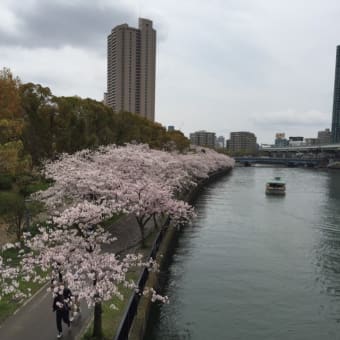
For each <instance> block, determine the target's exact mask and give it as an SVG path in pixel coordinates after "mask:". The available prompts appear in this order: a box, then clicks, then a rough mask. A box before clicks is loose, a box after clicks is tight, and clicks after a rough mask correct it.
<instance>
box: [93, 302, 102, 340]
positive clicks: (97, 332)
mask: <svg viewBox="0 0 340 340" xmlns="http://www.w3.org/2000/svg"><path fill="white" fill-rule="evenodd" d="M102 313H103V311H102V304H101V302H96V304H95V305H94V321H93V337H94V338H95V339H98V340H99V339H102V338H103V329H102Z"/></svg>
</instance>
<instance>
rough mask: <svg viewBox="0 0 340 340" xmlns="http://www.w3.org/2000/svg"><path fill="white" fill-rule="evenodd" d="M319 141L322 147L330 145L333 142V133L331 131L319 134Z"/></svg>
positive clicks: (326, 130)
mask: <svg viewBox="0 0 340 340" xmlns="http://www.w3.org/2000/svg"><path fill="white" fill-rule="evenodd" d="M318 140H319V144H320V145H325V144H330V143H331V140H332V133H331V131H330V130H329V129H325V130H323V131H319V132H318Z"/></svg>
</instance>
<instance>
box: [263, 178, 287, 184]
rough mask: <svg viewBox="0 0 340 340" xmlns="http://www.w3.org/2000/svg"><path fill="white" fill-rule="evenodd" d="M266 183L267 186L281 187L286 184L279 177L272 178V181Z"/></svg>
mask: <svg viewBox="0 0 340 340" xmlns="http://www.w3.org/2000/svg"><path fill="white" fill-rule="evenodd" d="M267 183H268V184H281V185H284V184H286V182H285V181H283V180H282V179H281V177H274V179H272V180H270V181H268V182H267Z"/></svg>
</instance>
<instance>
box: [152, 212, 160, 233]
mask: <svg viewBox="0 0 340 340" xmlns="http://www.w3.org/2000/svg"><path fill="white" fill-rule="evenodd" d="M152 218H153V223H154V226H155V229H156V230H159V227H158V222H157V217H156V215H152Z"/></svg>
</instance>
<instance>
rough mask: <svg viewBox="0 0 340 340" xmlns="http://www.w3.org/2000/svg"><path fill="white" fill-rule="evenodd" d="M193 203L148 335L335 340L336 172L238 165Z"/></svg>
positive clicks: (339, 243) (339, 238)
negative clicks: (272, 187)
mask: <svg viewBox="0 0 340 340" xmlns="http://www.w3.org/2000/svg"><path fill="white" fill-rule="evenodd" d="M274 176H281V177H283V179H284V180H286V182H287V194H286V196H285V197H271V196H265V194H264V187H265V183H266V181H267V180H268V179H271V178H272V177H274ZM195 205H196V209H197V213H198V217H197V218H196V220H195V221H194V225H193V226H191V227H188V228H186V229H185V230H183V232H182V233H181V235H180V237H179V240H178V242H177V244H176V245H175V247H174V254H173V257H172V259H171V261H170V263H169V266H168V268H167V270H165V271H164V272H163V273H162V275H163V281H164V287H163V289H164V291H163V294H166V295H168V296H169V298H170V300H171V303H170V304H169V305H154V306H153V310H152V315H151V320H150V322H149V329H148V332H147V334H146V337H145V339H146V340H154V339H157V340H158V339H162V340H163V339H164V340H167V339H176V340H177V339H178V340H179V339H194V340H215V339H228V340H229V339H230V340H232V339H240V340H248V339H249V340H250V339H251V340H265V339H271V340H276V339H278V340H281V339H282V340H283V339H284V340H287V339H292V340H293V339H294V340H295V339H301V340H302V339H306V340H312V339H315V340H321V339H326V340H328V339H340V172H339V171H338V172H327V171H316V170H306V169H292V168H266V167H262V168H261V167H251V168H236V169H234V171H233V173H232V174H231V175H229V176H227V177H224V178H223V179H221V180H219V181H218V182H215V183H213V184H211V185H210V186H209V187H207V188H206V189H205V190H204V191H203V193H202V194H201V196H200V197H199V199H198V200H197V202H196V204H195Z"/></svg>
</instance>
